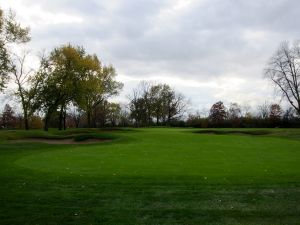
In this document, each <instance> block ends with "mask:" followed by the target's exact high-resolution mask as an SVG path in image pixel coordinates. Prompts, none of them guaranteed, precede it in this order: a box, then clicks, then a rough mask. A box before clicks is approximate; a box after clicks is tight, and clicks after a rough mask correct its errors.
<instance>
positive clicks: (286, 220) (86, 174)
mask: <svg viewBox="0 0 300 225" xmlns="http://www.w3.org/2000/svg"><path fill="white" fill-rule="evenodd" d="M24 137H27V138H28V137H44V138H45V137H46V138H47V137H48V138H66V137H72V138H74V139H75V140H82V141H83V140H84V139H88V138H109V139H112V141H111V142H103V143H100V144H90V145H49V144H41V143H24V144H23V143H11V142H8V141H7V140H13V139H21V138H24ZM0 140H1V142H0V182H1V185H0V205H1V207H0V224H211V225H213V224H214V225H217V224H228V225H229V224H230V225H231V224H243V225H244V224H270V225H275V224H278V225H282V224H284V225H285V224H300V204H299V202H300V130H297V129H263V130H260V129H241V130H236V129H210V130H200V129H175V128H174V129H172V128H169V129H166V128H148V129H126V130H125V129H124V130H97V129H78V130H67V131H61V132H58V131H55V130H51V131H50V133H45V132H42V131H29V132H25V131H0Z"/></svg>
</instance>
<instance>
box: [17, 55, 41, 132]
mask: <svg viewBox="0 0 300 225" xmlns="http://www.w3.org/2000/svg"><path fill="white" fill-rule="evenodd" d="M27 56H28V52H24V53H23V54H22V55H21V56H18V55H14V60H13V61H12V66H11V67H12V68H13V69H12V78H13V80H14V82H15V84H16V85H17V90H16V91H15V96H17V98H18V99H19V101H20V102H21V105H22V110H23V117H24V126H25V129H26V130H28V129H29V117H30V116H31V115H32V114H33V113H34V107H33V100H34V97H35V94H36V91H37V89H36V85H37V84H36V85H32V86H31V83H32V82H31V81H32V77H33V73H34V71H33V69H27V68H26V66H25V64H26V59H27Z"/></svg>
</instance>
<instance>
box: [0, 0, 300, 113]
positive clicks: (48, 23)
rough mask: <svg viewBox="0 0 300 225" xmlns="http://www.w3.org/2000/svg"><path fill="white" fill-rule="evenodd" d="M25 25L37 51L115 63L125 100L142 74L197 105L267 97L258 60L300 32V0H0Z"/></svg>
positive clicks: (263, 61) (270, 97) (254, 102)
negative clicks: (67, 49)
mask: <svg viewBox="0 0 300 225" xmlns="http://www.w3.org/2000/svg"><path fill="white" fill-rule="evenodd" d="M0 7H1V8H3V9H4V10H7V9H9V8H12V9H13V10H14V11H15V12H16V13H17V18H18V20H19V21H20V22H21V23H22V24H25V25H28V26H30V28H31V35H32V41H31V43H30V48H32V49H33V51H34V52H36V53H37V52H40V51H41V50H42V49H45V50H48V51H50V50H51V49H52V48H53V47H56V46H60V45H62V44H66V43H72V44H76V45H82V46H84V47H85V48H86V49H87V50H88V52H89V53H96V54H97V55H98V56H99V57H100V58H101V59H102V61H103V62H104V63H106V64H109V63H111V64H113V65H114V66H115V68H116V70H117V73H118V77H117V79H118V80H120V81H122V82H123V83H124V89H123V91H122V93H121V96H120V97H119V100H122V101H123V100H124V99H125V96H126V95H127V94H128V93H130V91H131V89H132V88H133V87H135V86H136V85H137V83H138V82H139V81H141V80H154V81H157V82H164V83H167V84H170V85H171V86H172V87H174V88H175V89H176V90H178V91H180V92H181V93H183V94H184V95H185V96H186V97H187V98H189V99H190V100H191V103H192V106H193V108H194V109H201V108H203V107H204V108H208V107H210V106H211V105H212V104H213V103H214V102H216V101H219V100H222V101H224V102H225V103H229V102H238V103H240V104H246V103H247V104H250V105H252V106H253V108H254V107H255V105H258V104H261V103H262V102H263V101H265V100H267V101H269V102H272V101H273V99H274V91H273V88H272V86H271V85H270V83H269V82H268V81H267V80H265V79H264V78H263V68H264V66H265V64H266V62H267V61H268V59H269V58H270V56H271V55H272V54H273V53H274V51H275V50H276V48H277V47H278V46H279V44H280V43H281V42H282V41H284V40H289V41H291V42H293V41H296V40H298V39H299V38H300V29H299V19H298V17H299V11H300V1H299V0H272V1H269V0H252V1H249V0H98V1H97V0H94V1H93V0H89V1H84V0H80V1H79V0H51V1H49V0H39V1H36V0H9V1H8V0H0Z"/></svg>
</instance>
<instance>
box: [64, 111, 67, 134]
mask: <svg viewBox="0 0 300 225" xmlns="http://www.w3.org/2000/svg"><path fill="white" fill-rule="evenodd" d="M66 117H67V112H66V111H64V130H66Z"/></svg>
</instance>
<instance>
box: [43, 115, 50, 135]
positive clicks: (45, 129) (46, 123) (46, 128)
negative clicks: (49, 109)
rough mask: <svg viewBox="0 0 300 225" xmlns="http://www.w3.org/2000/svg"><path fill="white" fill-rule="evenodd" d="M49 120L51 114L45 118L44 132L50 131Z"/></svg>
mask: <svg viewBox="0 0 300 225" xmlns="http://www.w3.org/2000/svg"><path fill="white" fill-rule="evenodd" d="M49 119H50V114H49V113H47V114H46V116H45V124H44V131H48V123H49Z"/></svg>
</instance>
